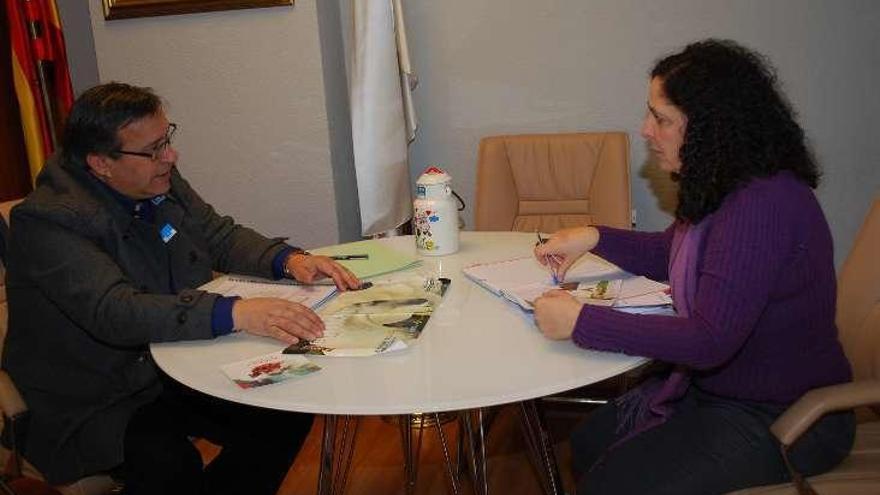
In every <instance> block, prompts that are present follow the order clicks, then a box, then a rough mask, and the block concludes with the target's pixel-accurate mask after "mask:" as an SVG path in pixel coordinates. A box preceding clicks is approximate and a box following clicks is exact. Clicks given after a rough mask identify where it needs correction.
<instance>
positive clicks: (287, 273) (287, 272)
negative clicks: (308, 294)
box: [282, 249, 312, 280]
mask: <svg viewBox="0 0 880 495" xmlns="http://www.w3.org/2000/svg"><path fill="white" fill-rule="evenodd" d="M298 254H301V255H303V256H311V255H312V253H310V252H308V251H305V250H303V249H297V250H296V251H293V252H291V253H290V254H288V255H287V258H284V267H283V268H282V272H283V273H284V278H289V279H291V280H296V277H294V276H293V274H292V273H290V268H288V267H287V261H288V260H289V259H290V258H293V257H294V256H296V255H298Z"/></svg>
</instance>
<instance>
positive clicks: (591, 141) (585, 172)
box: [474, 132, 631, 232]
mask: <svg viewBox="0 0 880 495" xmlns="http://www.w3.org/2000/svg"><path fill="white" fill-rule="evenodd" d="M629 182H630V181H629V142H628V140H627V135H626V133H624V132H583V133H568V134H521V135H513V136H490V137H486V138H483V139H482V140H481V141H480V154H479V162H478V166H477V193H476V209H475V217H474V218H475V228H476V230H517V231H526V232H531V231H534V230H539V231H542V232H555V231H557V230H559V229H561V228H565V227H574V226H579V225H591V224H598V225H608V226H611V227H619V228H630V226H631V213H630V204H631V200H630V190H629V185H630V184H629Z"/></svg>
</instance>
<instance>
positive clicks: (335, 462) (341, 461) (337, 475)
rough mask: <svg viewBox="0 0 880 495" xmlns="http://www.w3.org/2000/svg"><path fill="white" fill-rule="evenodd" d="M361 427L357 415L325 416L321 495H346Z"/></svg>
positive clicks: (319, 481) (320, 475) (320, 473)
mask: <svg viewBox="0 0 880 495" xmlns="http://www.w3.org/2000/svg"><path fill="white" fill-rule="evenodd" d="M359 424H360V419H359V418H358V417H357V416H337V415H332V414H328V415H325V416H324V434H323V437H322V441H321V463H320V468H319V470H318V491H317V493H318V495H342V493H343V492H344V491H345V484H346V483H347V482H348V475H349V472H350V471H351V458H352V454H353V453H354V442H355V439H356V436H357V429H358V425H359Z"/></svg>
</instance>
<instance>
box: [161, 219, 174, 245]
mask: <svg viewBox="0 0 880 495" xmlns="http://www.w3.org/2000/svg"><path fill="white" fill-rule="evenodd" d="M176 233H177V230H175V229H174V227H172V226H171V224H170V223H166V224H165V225H163V226H162V230H160V231H159V234H161V235H162V242H164V243H165V244H168V241H170V240H171V238H172V237H174V234H176Z"/></svg>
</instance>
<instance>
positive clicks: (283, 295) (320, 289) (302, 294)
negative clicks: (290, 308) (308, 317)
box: [199, 275, 336, 309]
mask: <svg viewBox="0 0 880 495" xmlns="http://www.w3.org/2000/svg"><path fill="white" fill-rule="evenodd" d="M199 288H200V289H202V290H204V291H207V292H213V293H214V294H220V295H221V296H230V297H231V296H238V297H241V298H244V299H247V298H251V297H277V298H279V299H287V300H288V301H293V302H297V303H300V304H302V305H303V306H308V307H310V308H312V309H315V308H317V307H319V306H321V305H322V304H324V303H325V302H326V301H327V300H329V299H330V298H332V297H333V296H334V295H335V294H336V286H333V285H299V284H296V283H294V282H293V281H292V280H267V279H263V278H257V277H248V276H244V275H223V276H222V277H218V278H215V279H214V280H212V281H210V282H208V283H207V284H205V285H203V286H201V287H199Z"/></svg>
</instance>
